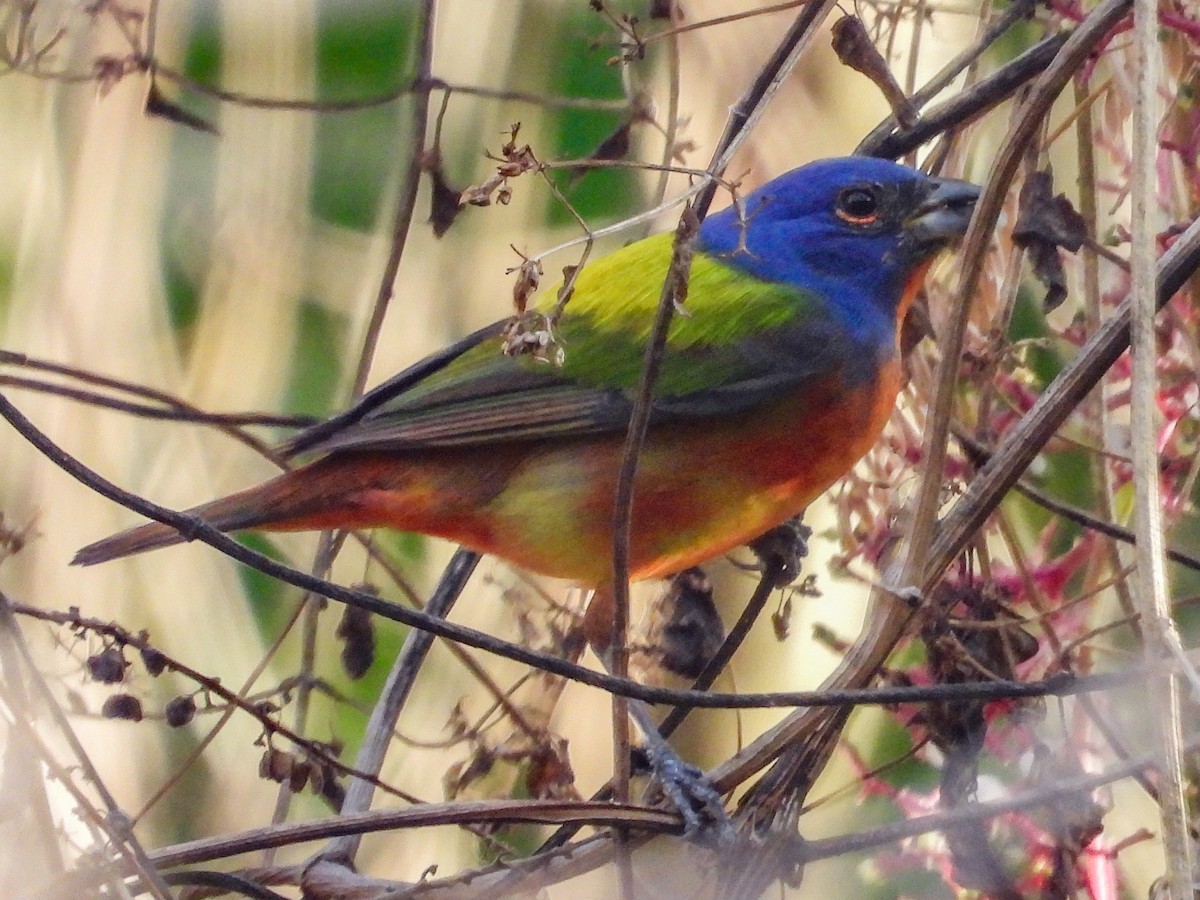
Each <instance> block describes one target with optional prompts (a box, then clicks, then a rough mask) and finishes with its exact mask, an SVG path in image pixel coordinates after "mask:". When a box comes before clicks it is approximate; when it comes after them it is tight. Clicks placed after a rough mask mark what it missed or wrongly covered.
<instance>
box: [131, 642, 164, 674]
mask: <svg viewBox="0 0 1200 900" xmlns="http://www.w3.org/2000/svg"><path fill="white" fill-rule="evenodd" d="M138 652H139V653H141V656H142V665H144V666H145V667H146V671H147V672H149V673H150V674H151V675H153V676H154V677H156V678H157V677H158V676H159V675H161V674H162V673H163V672H165V671H166V669H167V657H166V656H165V655H164V654H163V653H162V652H161V651H159V650H155V649H154V648H153V647H143V648H142V649H141V650H140V651H138Z"/></svg>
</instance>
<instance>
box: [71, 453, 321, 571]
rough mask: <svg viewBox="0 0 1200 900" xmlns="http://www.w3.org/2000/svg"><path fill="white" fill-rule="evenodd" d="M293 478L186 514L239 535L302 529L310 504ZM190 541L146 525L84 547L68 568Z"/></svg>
mask: <svg viewBox="0 0 1200 900" xmlns="http://www.w3.org/2000/svg"><path fill="white" fill-rule="evenodd" d="M294 474H295V473H288V474H285V475H281V476H279V477H278V478H275V479H272V480H271V481H268V482H266V483H265V484H261V485H259V486H257V487H253V488H249V489H247V490H244V491H239V492H238V493H236V494H230V495H229V496H228V497H222V498H220V499H219V500H213V501H211V502H209V503H204V504H201V505H200V506H195V507H193V508H192V509H189V510H187V514H188V515H191V516H195V517H196V518H198V519H202V520H204V522H205V523H207V524H209V525H211V526H213V527H214V528H218V529H220V530H221V531H239V530H241V529H243V528H265V529H267V530H292V529H294V528H297V527H303V526H302V524H301V517H302V516H304V514H305V513H306V512H309V511H310V510H311V506H312V503H311V500H310V501H309V502H307V503H306V502H304V501H303V500H302V499H301V492H298V491H296V490H295V487H296V480H295V479H294V478H292V477H290V476H292V475H294ZM304 507H308V509H305V508H304ZM190 539H191V538H190V537H188V536H186V535H185V534H183V533H181V532H180V531H179V530H177V529H175V528H173V527H171V526H170V525H164V524H162V523H161V522H148V523H146V524H145V525H138V526H137V527H136V528H130V529H128V530H126V531H122V532H118V533H117V534H114V535H111V536H109V537H106V538H104V539H103V540H99V541H96V542H95V543H94V544H88V545H87V546H86V547H84V548H83V549H82V550H80V551H79V552H78V553H76V554H75V557H74V559H72V560H71V565H73V566H94V565H96V564H97V563H102V562H108V561H109V560H110V559H117V558H119V557H122V556H131V555H133V554H135V553H144V552H145V551H147V550H156V549H158V548H159V547H169V546H171V545H172V544H181V543H183V542H184V541H187V540H190Z"/></svg>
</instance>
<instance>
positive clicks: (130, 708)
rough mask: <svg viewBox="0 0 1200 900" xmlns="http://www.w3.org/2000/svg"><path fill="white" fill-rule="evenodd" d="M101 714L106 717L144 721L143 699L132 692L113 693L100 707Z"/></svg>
mask: <svg viewBox="0 0 1200 900" xmlns="http://www.w3.org/2000/svg"><path fill="white" fill-rule="evenodd" d="M100 715H102V716H104V718H106V719H127V720H128V721H130V722H140V721H142V701H141V700H139V699H138V698H137V697H135V696H133V695H132V694H113V695H112V696H111V697H109V698H108V699H107V700H105V701H104V705H103V706H102V707H100Z"/></svg>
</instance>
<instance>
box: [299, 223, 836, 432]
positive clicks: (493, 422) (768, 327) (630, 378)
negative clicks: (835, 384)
mask: <svg viewBox="0 0 1200 900" xmlns="http://www.w3.org/2000/svg"><path fill="white" fill-rule="evenodd" d="M669 253H670V243H669V240H667V241H663V240H660V239H658V238H650V239H647V240H646V241H641V242H639V243H638V244H634V245H631V246H630V247H627V248H625V249H624V250H621V251H618V252H617V253H616V254H613V255H612V256H609V257H605V258H604V259H602V260H600V261H599V262H597V263H594V264H592V265H590V266H588V267H587V268H585V269H584V271H583V273H582V274H581V276H580V278H579V280H578V281H577V284H576V292H575V296H574V298H573V299H572V301H571V305H570V306H568V312H567V314H565V315H564V316H563V317H562V319H561V320H560V323H559V329H558V335H557V336H558V338H559V340H560V341H561V346H562V348H563V351H564V362H563V364H562V365H554V364H552V363H548V362H545V361H542V360H539V359H536V358H534V357H532V356H529V355H518V356H507V355H505V354H504V353H503V352H502V348H501V344H502V337H501V335H502V327H503V326H502V325H501V324H497V325H493V326H489V327H488V328H484V329H482V330H480V331H478V332H476V333H475V334H473V335H471V336H470V337H468V338H465V339H464V340H463V341H460V342H459V343H458V344H456V345H454V346H452V347H449V348H447V349H446V350H444V351H442V352H440V353H438V354H435V355H434V356H432V357H429V358H428V359H426V360H423V361H422V362H421V363H418V364H417V365H416V366H414V367H412V368H410V369H408V370H406V371H405V372H402V373H400V374H399V375H397V376H395V377H394V378H392V379H390V380H389V381H388V382H385V383H384V384H382V385H380V386H379V387H378V388H376V389H374V390H373V391H371V392H370V393H369V394H367V395H366V396H364V398H363V399H362V400H361V401H360V403H359V404H357V405H356V406H355V407H353V408H351V409H350V410H348V411H347V412H345V413H343V414H341V415H340V416H337V417H335V418H334V419H331V420H329V421H328V422H325V423H322V424H320V425H317V426H314V428H312V429H309V430H308V431H306V432H303V433H301V434H300V435H298V436H297V437H296V438H295V439H294V440H293V441H292V442H291V444H289V445H288V446H287V448H286V449H287V450H289V451H290V452H300V451H304V452H321V453H325V452H330V451H335V450H383V451H396V450H412V449H418V448H425V447H461V446H471V445H486V444H494V443H498V442H509V441H518V440H538V439H544V438H549V437H553V438H567V437H580V436H585V435H595V434H603V433H612V432H619V431H623V430H624V429H625V428H626V427H627V426H628V423H629V418H630V413H631V411H632V408H633V398H634V395H635V392H636V389H637V384H638V382H639V379H640V374H641V368H642V361H643V356H644V353H645V345H646V341H647V340H648V338H649V335H650V327H651V323H652V321H653V318H654V316H653V312H654V308H655V304H656V303H657V300H658V294H659V291H660V289H661V285H662V281H663V277H664V276H665V273H666V267H667V260H669ZM645 257H651V258H654V259H659V258H661V259H662V263H661V265H651V266H645V265H641V266H640V268H642V269H648V271H646V272H645V273H639V271H638V270H639V264H640V263H644V262H645V259H644V258H645ZM620 284H625V285H630V284H634V285H637V286H636V287H633V288H631V289H630V288H625V289H622V288H620V287H618V285H620ZM690 285H691V287H690V294H689V300H688V304H687V308H686V309H685V310H684V311H683V312H681V313H680V314H678V315H676V316H675V318H674V320H673V323H672V326H671V330H670V332H669V335H668V341H667V348H666V352H665V354H664V357H663V361H662V368H661V375H660V377H659V380H658V382H657V385H656V391H655V397H654V401H653V405H652V407H651V422H652V424H658V423H663V422H667V421H696V420H702V419H706V418H713V417H725V416H730V415H736V414H738V413H741V412H746V411H749V410H751V409H753V408H754V407H756V406H759V405H762V404H764V403H767V402H770V401H772V400H777V399H779V398H780V396H781V395H782V394H785V393H787V392H791V391H795V390H797V389H801V388H802V387H803V385H804V384H805V383H806V382H809V381H811V380H813V379H817V378H820V377H822V376H824V375H827V374H829V373H830V372H831V371H833V370H834V369H836V368H837V367H838V366H840V365H842V364H843V362H844V361H845V360H846V358H847V357H848V356H849V355H850V354H849V353H848V351H847V347H846V341H847V338H846V337H845V334H844V331H843V330H842V329H840V328H838V327H837V325H836V323H834V322H831V321H829V319H828V318H827V317H823V316H821V315H817V314H814V312H813V310H814V305H813V303H812V302H811V298H809V297H806V296H804V295H802V294H800V293H798V292H797V291H795V290H794V289H791V288H787V287H783V286H779V285H772V284H768V283H765V282H761V281H756V280H755V279H752V278H749V277H746V276H744V275H741V274H739V273H736V272H734V271H733V270H732V269H731V268H730V267H728V266H725V265H723V264H721V263H719V262H717V261H715V260H711V259H708V258H706V257H701V256H698V257H697V258H696V259H695V261H694V262H693V272H692V279H691V282H690ZM547 294H548V296H549V297H550V298H553V296H554V293H553V291H550V292H547Z"/></svg>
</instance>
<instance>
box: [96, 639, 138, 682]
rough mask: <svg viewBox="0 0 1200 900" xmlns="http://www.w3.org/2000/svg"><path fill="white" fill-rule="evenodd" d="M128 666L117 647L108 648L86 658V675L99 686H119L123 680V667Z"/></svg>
mask: <svg viewBox="0 0 1200 900" xmlns="http://www.w3.org/2000/svg"><path fill="white" fill-rule="evenodd" d="M128 665H129V663H127V662H126V661H125V656H124V654H122V653H121V650H120V648H118V647H109V648H108V649H107V650H101V651H100V652H99V653H94V654H92V655H91V656H89V657H88V658H87V669H88V675H90V676H91V678H92V680H93V681H98V682H100V683H101V684H120V683H121V682H122V681H124V680H125V667H126V666H128Z"/></svg>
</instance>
